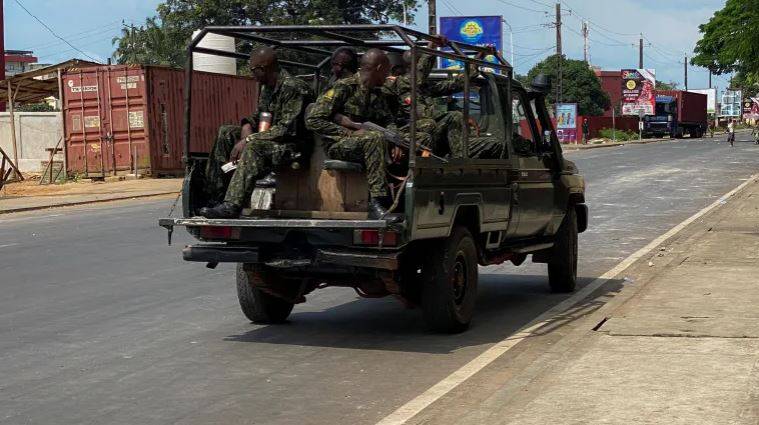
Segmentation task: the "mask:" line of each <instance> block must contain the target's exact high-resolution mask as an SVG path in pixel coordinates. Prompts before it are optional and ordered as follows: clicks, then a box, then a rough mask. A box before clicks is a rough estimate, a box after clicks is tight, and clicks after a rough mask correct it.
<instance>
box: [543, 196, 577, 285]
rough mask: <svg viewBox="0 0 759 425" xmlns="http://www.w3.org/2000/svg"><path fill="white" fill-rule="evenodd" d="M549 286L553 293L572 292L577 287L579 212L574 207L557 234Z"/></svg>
mask: <svg viewBox="0 0 759 425" xmlns="http://www.w3.org/2000/svg"><path fill="white" fill-rule="evenodd" d="M548 284H549V285H550V287H551V291H553V292H572V291H574V290H575V287H576V286H577V212H576V211H575V209H574V207H573V206H570V208H569V210H568V211H567V215H566V216H564V221H563V222H562V223H561V227H559V231H558V233H557V234H556V239H555V241H554V246H553V252H552V253H551V257H550V259H549V260H548Z"/></svg>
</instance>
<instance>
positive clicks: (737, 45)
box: [691, 0, 759, 81]
mask: <svg viewBox="0 0 759 425" xmlns="http://www.w3.org/2000/svg"><path fill="white" fill-rule="evenodd" d="M757 28H759V1H756V0H727V2H726V3H725V7H724V8H723V9H721V10H719V11H717V12H715V13H714V16H713V17H712V18H711V19H710V20H709V22H707V23H705V24H702V25H700V26H699V30H700V31H701V34H702V36H701V40H699V41H698V43H696V48H695V49H694V52H695V53H696V55H695V56H694V57H693V59H692V60H691V63H692V64H693V65H698V66H702V67H705V68H708V69H710V70H711V71H712V72H714V73H715V74H726V73H731V72H739V73H742V74H744V78H745V79H747V80H748V81H751V80H753V81H756V80H757V79H759V31H757Z"/></svg>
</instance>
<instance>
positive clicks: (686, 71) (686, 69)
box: [683, 55, 688, 91]
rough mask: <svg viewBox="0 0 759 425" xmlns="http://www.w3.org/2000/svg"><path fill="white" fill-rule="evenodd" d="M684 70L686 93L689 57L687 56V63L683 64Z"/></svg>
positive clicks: (686, 88) (686, 89)
mask: <svg viewBox="0 0 759 425" xmlns="http://www.w3.org/2000/svg"><path fill="white" fill-rule="evenodd" d="M683 69H684V70H685V91H688V56H687V55H686V56H685V61H684V62H683Z"/></svg>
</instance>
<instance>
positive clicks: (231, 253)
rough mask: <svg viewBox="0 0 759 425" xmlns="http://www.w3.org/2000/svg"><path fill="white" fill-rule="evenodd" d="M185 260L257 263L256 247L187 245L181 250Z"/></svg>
mask: <svg viewBox="0 0 759 425" xmlns="http://www.w3.org/2000/svg"><path fill="white" fill-rule="evenodd" d="M182 258H184V260H185V261H197V262H201V263H257V262H258V249H256V248H242V247H236V246H235V247H231V246H223V245H189V246H187V247H185V249H183V250H182Z"/></svg>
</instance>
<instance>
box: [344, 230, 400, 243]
mask: <svg viewBox="0 0 759 425" xmlns="http://www.w3.org/2000/svg"><path fill="white" fill-rule="evenodd" d="M353 243H354V244H355V245H371V246H396V245H398V233H396V232H392V231H381V230H376V229H359V230H356V231H355V233H354V234H353Z"/></svg>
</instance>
